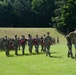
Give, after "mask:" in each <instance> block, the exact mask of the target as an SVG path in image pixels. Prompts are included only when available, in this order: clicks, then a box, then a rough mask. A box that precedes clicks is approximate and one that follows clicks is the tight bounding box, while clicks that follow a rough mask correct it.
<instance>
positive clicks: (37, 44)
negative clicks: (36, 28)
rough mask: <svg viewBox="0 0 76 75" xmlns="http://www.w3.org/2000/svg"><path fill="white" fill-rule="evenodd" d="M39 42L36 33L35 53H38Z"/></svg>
mask: <svg viewBox="0 0 76 75" xmlns="http://www.w3.org/2000/svg"><path fill="white" fill-rule="evenodd" d="M39 44H40V39H39V38H38V35H36V39H35V51H36V53H39Z"/></svg>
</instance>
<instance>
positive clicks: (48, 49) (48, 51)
mask: <svg viewBox="0 0 76 75" xmlns="http://www.w3.org/2000/svg"><path fill="white" fill-rule="evenodd" d="M49 34H50V33H49V32H47V36H46V37H45V39H44V41H45V45H46V56H48V55H49V56H50V46H51V44H52V37H51V36H50V35H49Z"/></svg>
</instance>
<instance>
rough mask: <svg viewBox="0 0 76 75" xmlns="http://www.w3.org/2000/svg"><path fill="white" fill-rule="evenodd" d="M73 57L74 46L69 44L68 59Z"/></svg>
mask: <svg viewBox="0 0 76 75" xmlns="http://www.w3.org/2000/svg"><path fill="white" fill-rule="evenodd" d="M70 55H71V57H73V53H72V44H68V57H70Z"/></svg>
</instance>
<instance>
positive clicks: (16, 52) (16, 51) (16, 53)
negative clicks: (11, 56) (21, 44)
mask: <svg viewBox="0 0 76 75" xmlns="http://www.w3.org/2000/svg"><path fill="white" fill-rule="evenodd" d="M17 48H18V47H17V46H15V55H18V50H17Z"/></svg>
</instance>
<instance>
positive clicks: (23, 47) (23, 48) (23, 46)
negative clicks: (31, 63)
mask: <svg viewBox="0 0 76 75" xmlns="http://www.w3.org/2000/svg"><path fill="white" fill-rule="evenodd" d="M24 50H25V44H24V45H22V54H23V55H24V53H25V52H24Z"/></svg>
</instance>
